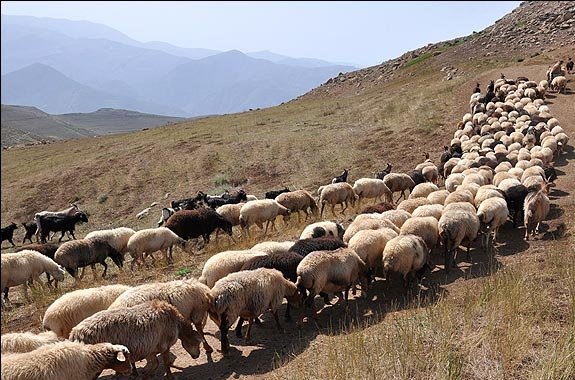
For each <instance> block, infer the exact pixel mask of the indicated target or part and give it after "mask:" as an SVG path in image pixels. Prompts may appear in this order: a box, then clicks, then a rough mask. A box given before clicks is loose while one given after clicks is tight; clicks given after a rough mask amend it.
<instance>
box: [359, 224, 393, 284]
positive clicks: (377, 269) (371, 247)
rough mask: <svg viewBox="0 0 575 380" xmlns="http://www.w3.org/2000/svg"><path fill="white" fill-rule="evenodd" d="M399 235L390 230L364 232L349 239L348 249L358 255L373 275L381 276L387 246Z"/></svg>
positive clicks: (381, 229)
mask: <svg viewBox="0 0 575 380" xmlns="http://www.w3.org/2000/svg"><path fill="white" fill-rule="evenodd" d="M397 235H398V233H397V232H395V231H394V230H392V229H390V228H380V229H378V230H362V231H359V232H358V233H356V234H355V235H353V237H352V238H351V239H349V243H348V247H349V248H350V249H353V250H354V251H355V252H356V253H357V254H358V256H359V257H360V258H361V259H362V260H363V261H364V262H365V264H366V265H367V267H368V268H369V270H370V271H371V272H372V273H373V274H379V273H381V269H382V259H383V250H384V248H385V245H386V244H387V242H388V241H390V240H391V239H393V238H394V237H396V236H397Z"/></svg>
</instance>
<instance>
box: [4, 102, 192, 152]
mask: <svg viewBox="0 0 575 380" xmlns="http://www.w3.org/2000/svg"><path fill="white" fill-rule="evenodd" d="M184 120H186V119H183V118H176V117H166V116H160V115H151V114H145V113H139V112H134V111H127V110H122V109H112V108H105V109H99V110H97V111H96V112H91V113H74V114H62V115H50V114H47V113H45V112H42V111H40V110H39V109H37V108H35V107H24V106H14V105H6V104H2V121H1V127H2V146H10V145H16V144H26V143H37V142H41V141H50V140H66V139H74V138H79V137H86V136H97V135H106V134H113V133H122V132H131V131H137V130H141V129H143V128H153V127H158V126H162V125H166V124H170V123H177V122H181V121H184Z"/></svg>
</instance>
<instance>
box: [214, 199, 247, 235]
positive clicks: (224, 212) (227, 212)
mask: <svg viewBox="0 0 575 380" xmlns="http://www.w3.org/2000/svg"><path fill="white" fill-rule="evenodd" d="M245 204H246V203H245V202H240V203H230V204H227V205H223V206H220V207H218V208H217V209H216V212H217V213H218V214H220V215H221V216H223V217H224V219H226V220H227V221H228V222H230V223H231V224H232V227H233V226H239V225H240V210H241V209H242V206H243V205H245ZM218 231H219V230H216V234H217V233H218Z"/></svg>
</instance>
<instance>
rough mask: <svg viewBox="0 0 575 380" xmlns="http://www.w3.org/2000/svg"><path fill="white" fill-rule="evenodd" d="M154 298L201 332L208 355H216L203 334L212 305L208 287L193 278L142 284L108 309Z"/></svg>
mask: <svg viewBox="0 0 575 380" xmlns="http://www.w3.org/2000/svg"><path fill="white" fill-rule="evenodd" d="M153 299H158V300H162V301H166V302H168V303H170V304H172V305H173V306H174V307H175V308H176V309H178V311H179V312H180V313H181V314H182V315H183V316H184V318H187V319H189V320H190V321H191V322H192V323H193V324H194V326H195V328H196V330H198V333H199V334H200V336H201V337H202V339H203V345H204V349H205V350H206V352H207V353H210V352H213V349H212V347H211V346H210V345H209V344H208V342H207V341H206V339H205V335H204V326H205V324H206V320H207V315H208V310H209V308H210V303H211V302H212V298H211V296H210V288H209V287H208V286H206V285H205V284H203V283H202V282H200V281H198V280H196V279H194V278H187V279H184V280H174V281H167V282H153V283H148V284H143V285H139V286H135V287H133V288H131V289H128V290H127V291H126V292H124V293H122V294H121V295H119V296H118V297H117V298H116V300H114V302H112V304H111V305H110V306H109V307H108V309H116V308H124V307H129V306H135V305H137V304H140V303H143V302H146V301H150V300H153Z"/></svg>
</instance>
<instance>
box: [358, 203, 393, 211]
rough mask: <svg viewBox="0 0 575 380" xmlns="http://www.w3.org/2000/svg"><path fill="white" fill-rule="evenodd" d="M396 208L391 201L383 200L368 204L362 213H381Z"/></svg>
mask: <svg viewBox="0 0 575 380" xmlns="http://www.w3.org/2000/svg"><path fill="white" fill-rule="evenodd" d="M393 209H395V206H394V205H393V204H391V203H389V202H381V203H378V204H375V205H371V206H367V207H365V208H364V209H363V210H361V212H360V214H372V213H374V212H376V213H378V214H381V213H382V212H385V211H389V210H393Z"/></svg>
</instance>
